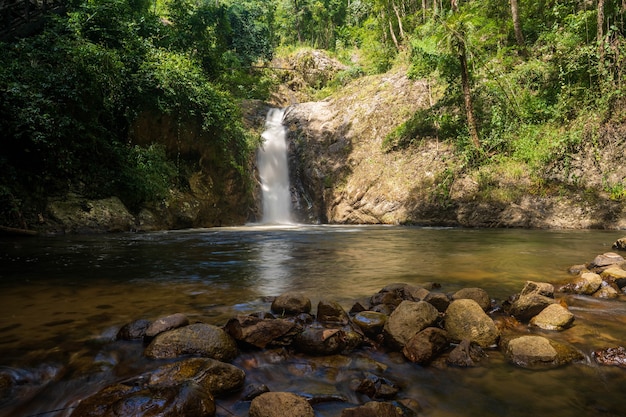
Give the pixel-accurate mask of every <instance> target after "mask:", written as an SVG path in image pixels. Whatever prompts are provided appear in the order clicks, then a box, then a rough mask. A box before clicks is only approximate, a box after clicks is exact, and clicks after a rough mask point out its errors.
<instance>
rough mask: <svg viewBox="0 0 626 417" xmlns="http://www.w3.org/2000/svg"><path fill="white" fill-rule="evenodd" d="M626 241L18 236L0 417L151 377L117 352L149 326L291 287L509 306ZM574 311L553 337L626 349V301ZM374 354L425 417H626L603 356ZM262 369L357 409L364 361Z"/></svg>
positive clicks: (618, 375) (348, 295)
mask: <svg viewBox="0 0 626 417" xmlns="http://www.w3.org/2000/svg"><path fill="white" fill-rule="evenodd" d="M619 237H622V235H621V233H620V232H610V231H527V230H477V229H436V228H434V229H433V228H412V227H392V226H297V225H294V226H290V227H243V228H219V229H199V230H186V231H170V232H159V233H146V234H115V235H97V236H62V237H54V238H3V239H2V240H0V370H3V369H4V370H5V371H6V372H12V373H13V374H14V375H16V378H18V379H19V380H20V381H22V389H21V390H20V391H19V395H17V396H16V397H15V398H13V399H11V400H10V401H5V402H4V403H3V404H0V416H32V415H35V414H40V413H45V414H44V415H45V416H65V415H69V410H65V411H63V409H64V408H67V407H68V406H69V405H71V404H73V402H75V401H76V400H77V399H80V398H81V397H84V396H85V395H88V393H91V392H94V391H95V390H97V389H98V387H101V386H104V385H106V384H107V383H111V382H112V381H115V380H119V379H120V378H124V377H128V376H129V375H132V374H133V373H137V372H139V371H141V370H142V369H144V368H145V367H149V366H150V364H149V363H147V362H148V361H145V360H143V359H141V346H140V344H139V345H137V344H132V343H130V344H128V343H127V344H120V343H119V342H118V343H117V344H115V343H113V344H112V343H111V342H110V341H111V340H112V338H113V337H114V335H115V333H116V332H117V330H118V329H119V327H120V326H122V325H123V324H125V323H127V322H129V321H132V320H135V319H139V318H148V319H154V318H157V317H159V316H163V315H167V314H171V313H176V312H182V313H186V314H187V315H188V316H190V318H191V319H192V320H199V321H204V322H209V323H212V324H216V325H222V324H224V323H225V322H226V320H228V318H230V317H232V316H233V315H235V314H237V313H241V312H254V311H259V310H269V304H270V303H269V301H268V297H271V296H275V295H278V294H280V293H281V292H283V291H287V290H299V291H302V292H305V293H306V294H307V295H309V297H310V298H311V299H312V301H313V305H316V303H317V301H318V300H320V299H322V298H325V299H330V300H334V301H338V302H340V303H341V304H342V305H343V306H344V307H345V308H346V309H349V308H350V306H351V305H352V303H353V302H354V301H355V300H357V299H360V298H363V297H368V296H369V295H371V294H373V293H375V292H377V291H378V290H380V289H381V288H382V287H384V286H385V285H388V284H390V283H394V282H405V283H411V284H419V283H424V282H432V281H435V282H438V283H440V284H441V285H442V288H441V291H443V292H452V291H456V290H458V289H460V288H463V287H481V288H484V289H485V290H487V291H488V292H489V294H490V295H491V297H492V298H494V299H495V300H496V301H498V302H501V301H502V300H505V299H506V298H507V297H508V296H510V295H512V294H514V293H516V292H519V290H521V288H522V287H523V285H524V282H525V281H526V280H536V281H548V282H553V283H557V282H562V281H563V280H567V279H568V278H569V276H568V274H567V268H568V267H569V266H571V265H573V264H581V263H585V262H588V261H590V260H592V259H593V258H594V257H595V256H596V255H597V254H599V253H603V252H607V251H610V250H611V243H612V242H614V241H615V240H616V239H617V238H619ZM567 302H568V303H569V305H570V309H571V311H572V312H573V313H574V314H575V315H576V322H575V326H574V328H572V329H570V330H567V331H566V332H562V333H559V334H551V335H550V337H555V338H557V339H561V340H565V341H567V342H569V343H572V344H574V345H575V346H576V347H578V348H579V349H580V350H581V351H582V352H583V353H584V354H585V355H587V356H588V357H589V355H590V353H591V351H592V350H593V349H597V348H602V347H608V346H616V345H620V344H621V345H624V344H626V307H625V305H626V303H625V302H624V301H615V300H613V301H601V300H596V299H592V298H588V297H568V299H567ZM528 331H529V332H531V331H532V330H530V329H529V330H528ZM372 357H374V359H375V360H376V361H377V363H379V364H381V366H383V365H384V366H383V367H382V368H381V369H384V374H385V376H386V377H388V378H390V379H392V380H394V381H395V382H396V383H398V384H400V385H401V387H402V390H401V395H402V396H404V397H407V398H412V399H414V400H416V401H418V402H419V403H420V404H421V405H422V412H421V414H420V415H424V416H438V417H439V416H442V417H443V416H503V415H506V416H527V415H530V414H534V415H536V416H548V415H549V416H556V417H566V416H581V415H586V416H595V415H597V416H614V415H615V416H617V415H624V413H625V411H624V410H626V408H624V406H623V405H622V403H623V399H622V397H623V392H624V389H626V371H625V370H621V369H614V368H606V367H598V366H596V365H595V364H594V363H593V361H592V360H588V361H587V362H586V363H583V364H574V365H570V366H567V367H564V368H560V369H556V370H551V371H541V372H537V371H534V372H531V371H526V370H521V369H518V368H515V367H513V366H512V365H509V364H507V363H506V362H505V360H504V359H503V358H502V357H501V355H500V354H499V352H497V351H492V352H490V357H489V360H488V361H486V363H485V364H484V365H483V366H482V367H479V368H476V369H442V368H441V367H438V366H431V367H420V366H417V365H414V364H411V363H407V362H406V361H404V360H402V358H401V357H398V356H395V355H384V354H382V353H376V352H369V351H367V352H357V353H356V354H355V358H357V359H358V358H360V359H359V360H362V361H369V360H371V358H372ZM248 359H250V358H248ZM253 359H254V362H255V363H257V364H262V365H258V366H257V367H256V368H255V369H248V370H247V371H248V375H249V376H248V379H249V380H250V381H252V382H253V381H255V380H259V381H261V380H264V379H265V380H267V379H269V380H270V382H271V383H270V384H268V385H271V388H272V389H273V390H282V389H284V390H289V391H296V392H311V391H315V390H320V389H322V390H323V389H326V388H328V386H329V385H332V387H331V388H332V389H334V390H339V391H340V392H341V393H342V394H344V395H345V396H347V397H348V398H351V399H354V395H353V394H352V393H351V391H350V388H349V383H348V382H347V380H349V378H350V377H351V376H350V375H352V374H353V373H354V372H356V370H358V369H360V368H359V367H361V365H360V364H359V363H360V362H359V360H357V359H353V360H352V361H351V362H349V363H347V364H346V365H345V366H342V367H341V369H342V371H341V372H338V373H335V374H333V375H332V376H329V375H328V374H324V373H323V372H320V369H328V368H329V367H331V366H330V365H327V364H323V363H322V364H320V365H319V367H320V368H319V369H317V370H316V369H311V368H310V367H311V365H310V364H308V365H307V368H306V372H305V371H303V372H302V377H301V378H300V379H297V380H294V378H293V372H294V371H293V369H294V365H293V363H292V362H289V363H285V362H283V361H280V360H278V361H274V360H270V359H268V358H267V357H255V358H253ZM290 360H291V359H290ZM320 360H322V359H320ZM242 363H243V362H242ZM333 369H334V368H333ZM342 372H344V373H345V375H343V376H342ZM324 387H325V388H324ZM344 406H345V405H344ZM223 407H224V409H223V410H229V411H223V410H222V411H219V410H218V415H220V414H219V413H220V412H221V413H222V414H223V415H230V414H228V413H233V414H235V415H246V410H245V404H243V405H242V404H234V403H228V402H227V401H226V402H224V404H223ZM340 409H341V406H340V405H336V404H334V405H333V404H325V405H320V406H316V411H317V413H318V415H319V416H338V415H339V414H340ZM51 410H61V411H56V412H49V411H51Z"/></svg>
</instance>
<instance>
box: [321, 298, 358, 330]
mask: <svg viewBox="0 0 626 417" xmlns="http://www.w3.org/2000/svg"><path fill="white" fill-rule="evenodd" d="M317 321H319V322H321V323H331V324H339V325H346V324H348V323H349V322H350V318H349V317H348V314H347V313H346V312H345V310H344V309H343V307H341V305H340V304H339V303H337V302H335V301H326V300H320V302H319V303H318V304H317Z"/></svg>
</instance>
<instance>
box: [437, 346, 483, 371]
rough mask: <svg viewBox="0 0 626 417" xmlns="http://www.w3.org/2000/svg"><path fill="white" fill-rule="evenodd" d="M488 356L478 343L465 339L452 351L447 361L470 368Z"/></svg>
mask: <svg viewBox="0 0 626 417" xmlns="http://www.w3.org/2000/svg"><path fill="white" fill-rule="evenodd" d="M486 356H487V354H486V353H485V351H484V350H483V349H482V348H481V347H480V345H479V344H478V343H476V342H470V341H469V340H467V339H464V340H462V341H461V343H459V344H458V345H457V346H456V347H455V348H454V349H453V350H452V351H451V352H450V354H449V355H448V358H447V359H446V362H447V363H448V365H451V366H458V367H460V368H468V367H472V366H476V365H478V363H479V362H480V361H481V360H482V359H483V358H485V357H486Z"/></svg>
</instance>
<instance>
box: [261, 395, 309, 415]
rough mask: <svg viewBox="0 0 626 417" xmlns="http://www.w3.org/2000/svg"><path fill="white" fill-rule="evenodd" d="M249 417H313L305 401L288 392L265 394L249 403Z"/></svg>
mask: <svg viewBox="0 0 626 417" xmlns="http://www.w3.org/2000/svg"><path fill="white" fill-rule="evenodd" d="M249 416H250V417H285V416H289V417H314V416H315V412H314V411H313V407H311V405H310V404H309V403H308V401H307V400H306V399H304V398H303V397H300V396H299V395H296V394H292V393H290V392H266V393H264V394H261V395H259V396H258V397H255V398H254V399H253V400H252V402H251V403H250V411H249Z"/></svg>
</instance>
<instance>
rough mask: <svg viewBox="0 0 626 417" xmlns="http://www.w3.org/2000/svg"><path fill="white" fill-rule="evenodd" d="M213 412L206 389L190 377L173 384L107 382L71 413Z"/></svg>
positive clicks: (94, 416)
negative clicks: (107, 384)
mask: <svg viewBox="0 0 626 417" xmlns="http://www.w3.org/2000/svg"><path fill="white" fill-rule="evenodd" d="M214 415H215V401H214V400H213V397H212V396H211V393H210V392H207V391H205V390H203V389H202V388H200V386H198V384H196V383H195V382H192V381H187V382H184V383H182V384H180V385H175V386H148V387H142V386H128V385H123V384H115V385H111V386H109V387H107V388H105V389H103V390H102V391H100V392H99V393H97V394H95V395H93V396H91V397H89V398H87V399H85V400H83V401H81V402H80V404H78V406H77V407H76V408H75V409H74V411H73V412H72V414H71V416H72V417H120V416H133V417H153V416H159V417H208V416H214Z"/></svg>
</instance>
